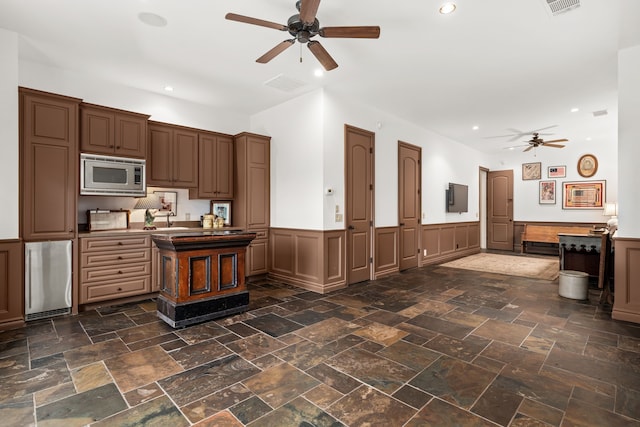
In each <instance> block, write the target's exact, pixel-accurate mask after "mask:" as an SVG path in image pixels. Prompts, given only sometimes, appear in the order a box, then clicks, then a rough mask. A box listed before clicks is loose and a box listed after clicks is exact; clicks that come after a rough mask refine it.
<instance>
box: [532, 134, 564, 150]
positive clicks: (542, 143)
mask: <svg viewBox="0 0 640 427" xmlns="http://www.w3.org/2000/svg"><path fill="white" fill-rule="evenodd" d="M556 142H569V140H568V139H566V138H562V139H552V140H551V141H545V140H544V139H542V138H540V137H539V136H538V133H537V132H534V133H533V135H532V138H531V139H530V140H529V141H527V143H528V144H529V146H528V147H527V148H525V149H524V150H523V151H525V152H526V151H529V150H532V149H534V148H538V147H540V146H543V147H553V148H562V147H564V145H563V144H555V143H556Z"/></svg>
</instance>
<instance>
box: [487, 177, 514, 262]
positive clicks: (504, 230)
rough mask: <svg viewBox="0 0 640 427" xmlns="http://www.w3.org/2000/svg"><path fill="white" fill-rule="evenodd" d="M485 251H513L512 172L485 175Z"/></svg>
mask: <svg viewBox="0 0 640 427" xmlns="http://www.w3.org/2000/svg"><path fill="white" fill-rule="evenodd" d="M487 249H497V250H505V251H512V250H513V171H512V170H505V171H489V173H488V174H487Z"/></svg>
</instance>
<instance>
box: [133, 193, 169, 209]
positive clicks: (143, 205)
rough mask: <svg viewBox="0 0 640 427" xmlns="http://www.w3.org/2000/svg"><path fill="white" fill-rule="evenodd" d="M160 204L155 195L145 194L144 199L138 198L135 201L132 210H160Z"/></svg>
mask: <svg viewBox="0 0 640 427" xmlns="http://www.w3.org/2000/svg"><path fill="white" fill-rule="evenodd" d="M161 207H162V202H161V201H160V197H158V195H157V194H147V195H146V196H145V197H140V198H139V199H137V201H136V205H135V206H134V207H133V208H134V209H160V208H161Z"/></svg>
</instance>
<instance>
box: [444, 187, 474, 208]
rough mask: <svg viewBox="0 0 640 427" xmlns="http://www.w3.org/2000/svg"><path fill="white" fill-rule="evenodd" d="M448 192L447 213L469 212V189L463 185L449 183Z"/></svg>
mask: <svg viewBox="0 0 640 427" xmlns="http://www.w3.org/2000/svg"><path fill="white" fill-rule="evenodd" d="M446 192H447V212H467V211H468V200H469V187H468V186H466V185H462V184H454V183H452V182H450V183H449V188H448V189H447V190H446Z"/></svg>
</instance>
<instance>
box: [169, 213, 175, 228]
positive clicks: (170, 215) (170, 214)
mask: <svg viewBox="0 0 640 427" xmlns="http://www.w3.org/2000/svg"><path fill="white" fill-rule="evenodd" d="M172 216H176V214H175V213H174V212H169V213H168V214H167V227H171V226H172V225H173V223H172V222H169V217H172Z"/></svg>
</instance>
